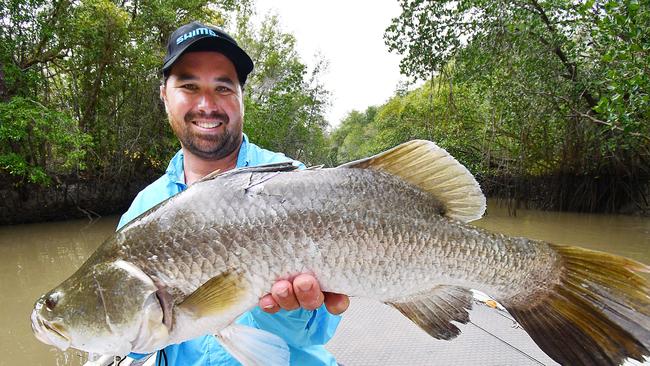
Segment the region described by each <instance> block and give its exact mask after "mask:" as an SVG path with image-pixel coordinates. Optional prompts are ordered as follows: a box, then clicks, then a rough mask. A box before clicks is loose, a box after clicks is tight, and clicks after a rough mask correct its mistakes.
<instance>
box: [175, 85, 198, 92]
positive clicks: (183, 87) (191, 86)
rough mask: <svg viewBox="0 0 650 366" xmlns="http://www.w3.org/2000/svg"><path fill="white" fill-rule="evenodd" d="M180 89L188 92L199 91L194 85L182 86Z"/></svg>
mask: <svg viewBox="0 0 650 366" xmlns="http://www.w3.org/2000/svg"><path fill="white" fill-rule="evenodd" d="M179 87H180V88H181V89H185V90H188V91H195V90H197V89H198V87H197V86H196V85H194V84H192V83H186V84H181V85H180V86H179Z"/></svg>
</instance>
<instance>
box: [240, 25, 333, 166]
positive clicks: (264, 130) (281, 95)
mask: <svg viewBox="0 0 650 366" xmlns="http://www.w3.org/2000/svg"><path fill="white" fill-rule="evenodd" d="M237 35H238V37H239V42H240V43H241V44H242V46H243V47H244V48H245V49H246V50H247V51H248V52H249V54H250V55H251V57H252V59H253V61H254V62H255V65H256V67H255V72H254V73H253V75H251V77H250V78H249V80H248V81H247V84H246V90H245V111H246V115H245V124H244V131H245V132H246V133H247V134H248V136H249V137H250V138H251V140H253V141H255V143H257V144H259V145H260V146H262V147H265V148H267V149H270V150H274V151H282V152H284V153H285V154H287V155H288V156H291V157H292V158H295V159H298V160H300V161H302V162H304V163H305V164H307V165H316V164H320V163H322V162H324V160H325V159H326V157H327V152H328V148H327V141H326V139H325V135H324V131H325V128H326V127H327V122H326V120H325V117H324V114H325V107H326V106H327V100H328V97H329V94H328V92H327V91H326V90H325V89H324V87H323V86H322V85H321V84H320V82H319V81H318V78H319V76H320V74H321V72H322V71H323V68H324V67H325V65H324V62H323V61H322V60H321V61H319V62H318V63H317V64H316V66H315V67H314V68H313V70H312V71H311V72H310V71H308V69H307V66H306V65H305V64H304V63H303V62H302V61H301V60H300V58H299V56H298V54H297V51H296V46H295V38H294V37H293V36H292V35H291V34H288V33H284V32H282V31H281V29H280V25H279V23H278V19H277V17H276V16H267V17H266V18H265V19H264V21H263V22H262V24H261V26H260V28H259V30H257V29H256V27H254V26H253V25H252V24H250V21H249V18H248V14H246V13H244V14H241V15H240V18H239V19H238V31H237Z"/></svg>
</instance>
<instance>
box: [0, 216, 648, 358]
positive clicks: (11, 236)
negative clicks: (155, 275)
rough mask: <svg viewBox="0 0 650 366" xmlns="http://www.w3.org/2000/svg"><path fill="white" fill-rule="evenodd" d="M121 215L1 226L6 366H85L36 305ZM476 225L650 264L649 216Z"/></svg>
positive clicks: (489, 220)
mask: <svg viewBox="0 0 650 366" xmlns="http://www.w3.org/2000/svg"><path fill="white" fill-rule="evenodd" d="M117 221H118V217H105V218H101V219H99V220H97V221H95V222H92V223H90V222H89V221H87V220H74V221H66V222H53V223H44V224H31V225H18V226H0V294H1V296H2V297H1V299H2V300H1V305H0V306H1V308H0V309H2V311H0V365H7V366H9V365H12V366H13V365H80V364H83V361H84V360H85V356H84V355H83V354H81V352H77V351H67V352H65V353H63V352H60V351H58V350H57V349H55V348H53V347H49V346H46V345H44V344H42V343H40V342H38V341H37V340H36V338H34V336H33V335H32V331H31V326H30V320H29V314H30V312H31V309H32V306H33V304H34V301H35V300H36V299H37V298H38V297H39V296H40V295H41V294H42V293H43V292H45V291H48V290H49V289H51V288H52V287H54V286H56V285H57V284H59V283H60V282H61V281H62V280H64V279H65V278H67V277H68V276H69V275H70V274H72V273H73V272H74V271H75V269H76V268H77V267H79V266H80V265H81V264H82V263H83V261H84V260H85V259H86V258H87V257H88V256H89V255H90V254H91V253H92V252H93V251H94V250H95V248H97V246H99V245H100V244H101V242H102V241H103V240H104V239H105V238H106V237H107V236H108V235H110V234H111V232H112V231H114V229H115V226H116V225H117ZM475 224H476V225H477V226H480V227H483V228H486V229H489V230H492V231H498V232H503V233H506V234H509V235H515V236H526V237H529V238H534V239H541V240H546V241H551V242H555V243H558V244H570V245H579V246H583V247H587V248H591V249H597V250H602V251H607V252H611V253H615V254H619V255H624V256H626V257H630V258H633V259H636V260H638V261H641V262H644V263H647V264H650V218H642V217H633V216H621V215H590V214H575V213H557V212H542V211H534V210H518V211H517V216H509V215H508V211H507V209H505V208H502V207H498V206H496V205H493V204H491V205H490V206H489V208H488V214H487V215H486V216H485V217H484V218H483V219H481V220H479V221H477V222H475Z"/></svg>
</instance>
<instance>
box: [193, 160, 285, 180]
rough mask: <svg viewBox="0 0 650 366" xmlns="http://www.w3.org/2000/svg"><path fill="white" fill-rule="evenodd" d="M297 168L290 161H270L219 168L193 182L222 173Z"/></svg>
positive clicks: (280, 170) (209, 178)
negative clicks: (240, 166)
mask: <svg viewBox="0 0 650 366" xmlns="http://www.w3.org/2000/svg"><path fill="white" fill-rule="evenodd" d="M296 169H298V166H297V165H294V164H293V162H292V161H283V162H280V163H270V164H264V165H256V166H247V167H242V168H236V169H232V170H226V171H225V172H221V170H219V169H217V170H215V171H213V172H212V173H210V174H208V175H206V176H205V177H203V178H201V179H199V180H197V181H196V182H194V184H196V183H200V182H205V181H208V180H212V179H214V178H216V177H220V176H222V175H226V174H237V173H242V172H256V173H259V172H288V171H292V170H296Z"/></svg>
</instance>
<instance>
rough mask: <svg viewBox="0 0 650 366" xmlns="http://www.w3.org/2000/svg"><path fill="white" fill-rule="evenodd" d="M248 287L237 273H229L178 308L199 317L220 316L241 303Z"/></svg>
mask: <svg viewBox="0 0 650 366" xmlns="http://www.w3.org/2000/svg"><path fill="white" fill-rule="evenodd" d="M245 291H246V286H245V283H244V281H243V280H242V277H241V275H240V274H239V273H237V272H236V271H227V272H224V273H222V274H220V275H219V276H216V277H213V278H211V279H210V280H208V281H207V282H206V283H204V284H203V285H201V287H199V288H198V289H196V291H194V292H193V293H192V294H190V296H188V297H187V298H186V299H185V300H184V301H183V302H182V303H180V304H179V305H178V306H179V307H180V308H185V309H187V310H189V311H190V312H191V313H193V314H195V316H196V317H197V318H198V317H204V316H210V315H215V314H219V313H221V312H223V311H225V310H227V309H229V308H230V307H231V306H233V305H235V304H236V303H238V302H239V301H241V299H242V297H243V296H244V295H245Z"/></svg>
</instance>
